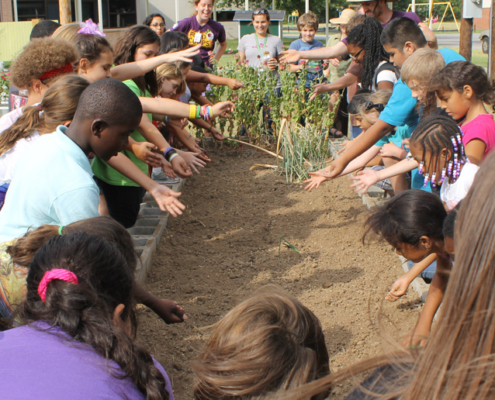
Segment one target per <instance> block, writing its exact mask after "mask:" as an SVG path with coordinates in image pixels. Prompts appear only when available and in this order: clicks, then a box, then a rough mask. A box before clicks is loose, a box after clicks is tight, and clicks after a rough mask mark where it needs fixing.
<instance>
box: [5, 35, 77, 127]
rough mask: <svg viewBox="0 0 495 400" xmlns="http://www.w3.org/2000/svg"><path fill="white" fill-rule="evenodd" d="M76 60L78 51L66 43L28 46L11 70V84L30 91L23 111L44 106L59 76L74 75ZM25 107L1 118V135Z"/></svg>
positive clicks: (37, 42)
mask: <svg viewBox="0 0 495 400" xmlns="http://www.w3.org/2000/svg"><path fill="white" fill-rule="evenodd" d="M76 60H77V52H76V49H75V48H74V46H72V45H71V44H69V43H67V42H66V41H65V40H61V39H52V38H45V39H37V40H35V41H32V42H30V43H29V44H27V45H26V46H25V47H24V49H23V50H22V53H21V54H19V55H18V56H17V57H16V59H15V60H14V61H13V62H12V66H11V68H10V79H11V81H12V83H13V84H14V85H15V86H17V87H18V88H20V89H26V90H27V91H28V100H27V103H26V104H25V106H24V107H30V106H32V105H34V104H37V103H39V102H41V99H42V98H43V94H44V93H45V92H46V90H47V89H48V86H50V85H51V84H52V83H53V82H55V80H56V79H57V78H58V77H59V76H61V75H63V74H68V73H71V72H73V68H72V63H73V62H74V61H76ZM24 107H20V108H17V109H15V110H13V111H11V112H9V113H7V114H5V115H4V116H3V117H2V118H0V133H2V132H3V131H4V130H6V129H7V128H9V127H10V126H11V125H12V124H13V123H14V122H15V121H17V119H18V118H19V117H20V116H21V115H22V113H23V110H24Z"/></svg>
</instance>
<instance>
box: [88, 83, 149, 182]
mask: <svg viewBox="0 0 495 400" xmlns="http://www.w3.org/2000/svg"><path fill="white" fill-rule="evenodd" d="M124 84H125V85H127V86H128V87H129V89H131V90H132V91H133V92H134V94H135V95H136V96H138V97H151V94H150V93H149V92H148V91H147V90H145V91H144V93H143V92H142V91H141V90H140V89H139V87H138V86H137V85H136V83H135V82H134V81H133V80H132V79H129V80H127V81H124ZM147 115H148V118H149V119H150V121H153V117H152V115H151V114H147ZM131 138H132V139H134V140H135V141H136V142H146V139H145V138H144V136H143V135H141V133H139V131H138V130H135V131H134V132H132V133H131ZM122 153H123V154H124V155H125V156H127V157H128V158H129V159H130V160H131V161H132V162H133V163H134V164H136V166H137V167H138V168H139V169H140V170H141V171H142V172H143V173H144V174H145V175H148V164H146V163H145V162H144V161H141V160H140V159H139V158H137V157H136V155H135V154H134V153H133V152H132V151H129V150H123V151H122ZM91 167H92V168H93V173H94V174H95V176H96V177H97V178H99V179H101V180H102V181H103V182H106V183H108V184H109V185H114V186H135V187H139V185H138V184H137V183H136V182H134V181H132V180H130V179H129V178H127V177H125V176H124V175H122V174H121V173H120V172H118V171H116V170H115V169H113V168H112V167H110V166H109V165H108V164H107V163H106V162H105V161H103V160H101V159H100V158H98V157H95V158H94V159H93V164H92V165H91Z"/></svg>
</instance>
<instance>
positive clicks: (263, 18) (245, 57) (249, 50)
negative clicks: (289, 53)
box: [237, 8, 283, 76]
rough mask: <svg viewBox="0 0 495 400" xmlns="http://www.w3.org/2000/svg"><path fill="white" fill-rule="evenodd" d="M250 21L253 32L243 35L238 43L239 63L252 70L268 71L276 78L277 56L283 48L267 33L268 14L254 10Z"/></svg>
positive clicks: (259, 9)
mask: <svg viewBox="0 0 495 400" xmlns="http://www.w3.org/2000/svg"><path fill="white" fill-rule="evenodd" d="M251 19H252V21H253V26H254V31H255V32H254V33H252V34H250V35H244V36H243V37H242V38H241V40H240V41H239V46H238V47H237V50H238V51H239V59H240V62H241V64H244V63H246V64H247V65H249V66H250V67H252V68H257V69H261V70H263V69H269V70H270V71H273V75H274V76H276V75H277V72H276V70H277V68H278V62H279V56H280V53H281V52H282V48H283V43H282V40H280V38H279V37H278V36H275V35H271V34H270V33H269V25H270V14H269V13H268V11H267V10H266V9H264V8H258V9H257V10H254V11H253V15H252V16H251Z"/></svg>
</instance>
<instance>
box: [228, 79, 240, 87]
mask: <svg viewBox="0 0 495 400" xmlns="http://www.w3.org/2000/svg"><path fill="white" fill-rule="evenodd" d="M227 86H228V87H229V88H230V89H231V90H238V89H240V88H241V87H244V82H241V81H238V80H237V79H229V80H228V81H227Z"/></svg>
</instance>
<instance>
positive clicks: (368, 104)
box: [364, 101, 385, 112]
mask: <svg viewBox="0 0 495 400" xmlns="http://www.w3.org/2000/svg"><path fill="white" fill-rule="evenodd" d="M373 108H374V109H375V110H376V111H378V112H382V111H383V110H384V109H385V106H384V105H383V104H382V103H377V104H375V103H373V102H372V101H367V102H366V105H365V106H364V110H365V111H370V110H372V109H373Z"/></svg>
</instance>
